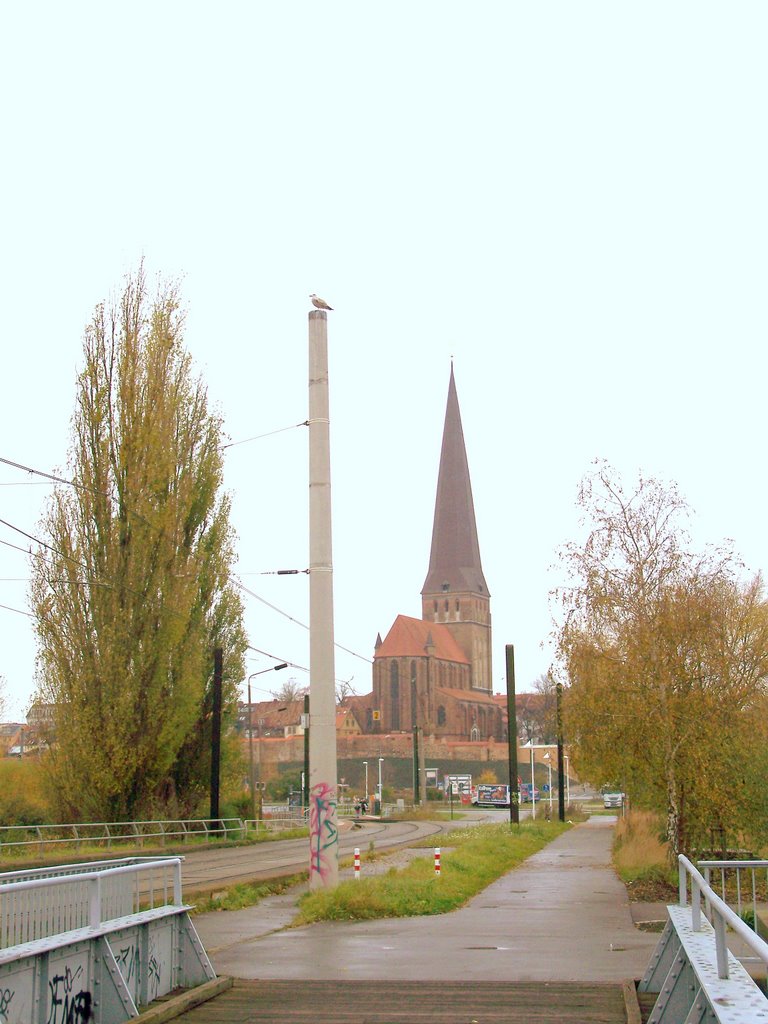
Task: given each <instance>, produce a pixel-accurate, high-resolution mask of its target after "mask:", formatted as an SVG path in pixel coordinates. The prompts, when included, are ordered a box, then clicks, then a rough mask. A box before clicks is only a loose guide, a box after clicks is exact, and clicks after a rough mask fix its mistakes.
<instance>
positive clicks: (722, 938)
mask: <svg viewBox="0 0 768 1024" xmlns="http://www.w3.org/2000/svg"><path fill="white" fill-rule="evenodd" d="M701 866H702V867H704V868H705V870H706V871H707V873H708V875H711V872H712V870H714V869H717V868H720V867H722V868H723V869H724V871H723V896H725V868H727V869H729V870H736V869H737V867H742V868H744V869H745V870H747V869H751V868H753V867H754V868H755V869H756V868H760V867H763V868H768V863H766V862H765V861H738V862H737V861H702V865H701ZM678 872H679V884H678V895H679V902H680V906H681V907H684V906H686V905H687V903H688V890H689V888H690V894H691V903H690V906H691V924H692V927H693V930H694V932H698V931H701V918H702V901H703V902H704V915H705V916H706V918H707V919H708V920H709V922H710V924H711V925H712V927H713V929H714V932H715V948H716V955H717V976H718V977H719V978H727V977H728V934H729V929H730V933H731V934H732V935H736V936H738V937H739V939H740V940H741V941H742V942H743V943H745V944H746V946H747V947H748V948H749V949H750V950H751V952H752V953H753V955H754V957H755V959H756V960H757V961H759V962H761V963H763V964H764V965H766V966H767V967H768V943H766V942H765V941H764V940H763V939H761V938H760V936H759V935H758V933H757V932H756V931H755V930H753V929H752V928H750V926H749V925H748V924H747V923H746V922H745V921H743V920H742V919H741V917H740V909H741V908H740V906H739V913H737V912H736V911H735V910H733V909H732V908H731V907H729V906H728V904H727V903H726V901H725V899H724V898H723V897H720V896H718V895H717V893H716V892H715V890H714V889H713V888H712V886H711V885H710V882H709V877H704V875H702V874H701V872H700V871H699V870H698V869H697V868H695V867H694V866H693V864H692V863H691V862H690V861H689V860H688V858H687V857H685V856H683V855H682V854H681V855H680V856H679V858H678ZM753 885H754V876H753ZM753 893H755V895H754V911H755V917H757V897H756V887H755V888H754V889H753Z"/></svg>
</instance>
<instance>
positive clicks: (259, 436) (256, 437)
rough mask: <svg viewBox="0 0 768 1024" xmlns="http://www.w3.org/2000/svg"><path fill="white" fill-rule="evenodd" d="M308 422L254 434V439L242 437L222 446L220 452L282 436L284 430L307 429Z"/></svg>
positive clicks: (303, 421)
mask: <svg viewBox="0 0 768 1024" xmlns="http://www.w3.org/2000/svg"><path fill="white" fill-rule="evenodd" d="M308 426H309V420H302V422H301V423H292V424H291V425H290V427H278V429H277V430H268V431H267V433H266V434H256V435H254V437H244V438H243V440H242V441H230V442H229V444H223V445H222V446H221V450H222V451H224V450H225V449H226V448H235V447H237V445H239V444H248V442H249V441H260V440H261V439H262V437H272V435H273V434H282V433H284V432H285V431H286V430H295V429H296V428H297V427H308Z"/></svg>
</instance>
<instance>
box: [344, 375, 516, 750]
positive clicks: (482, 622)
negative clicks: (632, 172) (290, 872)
mask: <svg viewBox="0 0 768 1024" xmlns="http://www.w3.org/2000/svg"><path fill="white" fill-rule="evenodd" d="M421 612H422V617H421V619H415V618H410V617H409V616H406V615H398V616H397V618H396V619H395V621H394V623H393V624H392V626H391V628H390V630H389V632H388V633H387V635H386V636H385V638H384V639H383V640H382V639H381V634H379V635H378V636H377V639H376V647H375V651H374V660H373V693H372V698H371V700H370V703H369V704H368V706H367V708H366V721H365V722H361V726H362V728H363V729H364V731H365V732H383V733H390V732H399V731H411V730H412V729H413V728H414V727H416V726H419V727H421V728H422V729H423V730H424V732H425V733H426V734H432V735H434V736H438V737H451V738H455V739H464V740H470V741H471V740H487V739H495V740H502V739H504V722H503V715H502V709H501V708H500V706H499V704H498V703H497V702H496V701H495V700H494V699H493V690H492V682H491V680H492V675H491V595H490V593H489V591H488V585H487V583H486V582H485V575H484V574H483V567H482V564H481V561H480V545H479V542H478V537H477V524H476V522H475V508H474V502H473V500H472V485H471V481H470V476H469V464H468V461H467V452H466V446H465V444H464V431H463V429H462V425H461V413H460V410H459V400H458V396H457V393H456V381H455V378H454V373H453V366H451V376H450V380H449V383H448V401H447V404H446V410H445V424H444V427H443V443H442V449H441V452H440V468H439V472H438V479H437V495H436V498H435V516H434V522H433V526H432V547H431V550H430V556H429V569H428V571H427V577H426V580H425V581H424V586H423V588H422V591H421Z"/></svg>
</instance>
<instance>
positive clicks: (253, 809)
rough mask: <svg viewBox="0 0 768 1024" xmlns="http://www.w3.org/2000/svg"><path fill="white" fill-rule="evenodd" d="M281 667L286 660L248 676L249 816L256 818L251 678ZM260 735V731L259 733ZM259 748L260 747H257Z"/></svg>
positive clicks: (277, 670)
mask: <svg viewBox="0 0 768 1024" xmlns="http://www.w3.org/2000/svg"><path fill="white" fill-rule="evenodd" d="M281 668H288V662H287V661H284V662H282V663H281V664H280V665H273V666H272V667H271V668H263V669H262V670H261V671H260V672H251V674H250V675H249V676H248V765H249V781H250V787H249V788H250V790H251V817H252V818H253V819H255V818H256V786H255V784H254V780H253V705H252V701H251V680H252V679H255V678H256V676H263V675H264V674H265V673H267V672H279V671H280V669H281ZM259 736H261V733H259ZM259 749H261V748H259Z"/></svg>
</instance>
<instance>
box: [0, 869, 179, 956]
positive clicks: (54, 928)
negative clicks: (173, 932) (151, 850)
mask: <svg viewBox="0 0 768 1024" xmlns="http://www.w3.org/2000/svg"><path fill="white" fill-rule="evenodd" d="M181 861H182V858H181V857H164V858H160V859H155V860H152V859H145V860H142V859H138V858H137V859H136V860H135V862H134V863H125V864H121V865H119V866H117V867H115V866H114V863H113V864H110V865H109V866H104V865H97V866H94V865H91V864H89V865H77V866H76V867H75V868H72V869H67V868H66V867H63V868H62V867H57V868H49V869H43V870H42V871H37V872H11V873H9V875H0V949H6V948H8V947H10V946H18V945H21V944H22V943H27V942H34V941H35V940H36V939H44V938H48V937H50V936H53V935H59V934H61V933H63V932H69V931H73V930H74V929H76V928H87V927H91V928H96V927H98V926H99V925H100V924H103V923H104V922H105V921H113V920H116V919H118V918H121V917H126V916H128V915H130V914H136V913H138V912H139V910H140V908H142V907H144V908H145V909H153V908H155V907H160V906H181V905H182V891H181ZM20 875H24V876H26V877H23V878H19V876H20ZM30 876H31V877H30Z"/></svg>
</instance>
